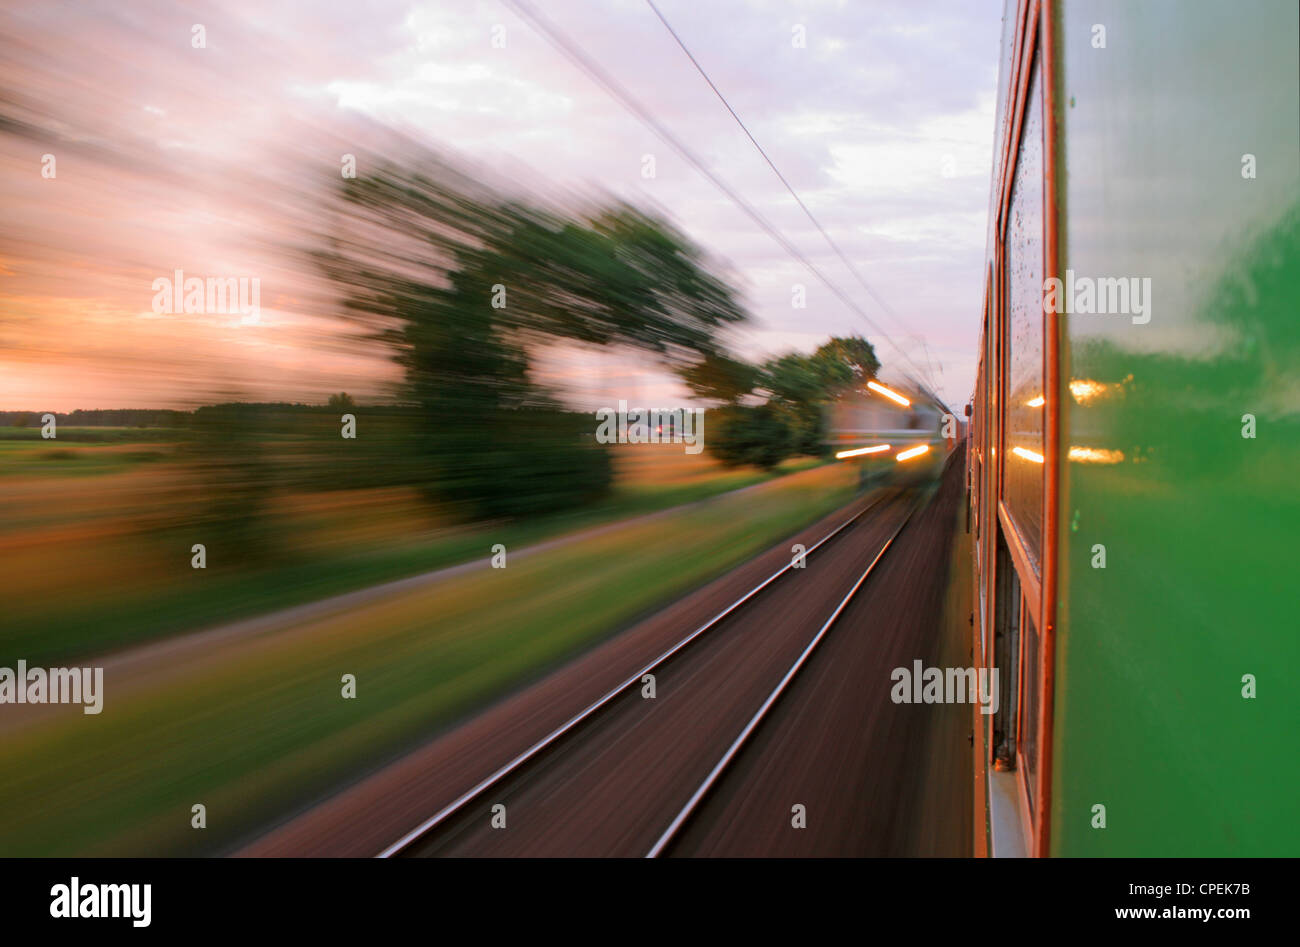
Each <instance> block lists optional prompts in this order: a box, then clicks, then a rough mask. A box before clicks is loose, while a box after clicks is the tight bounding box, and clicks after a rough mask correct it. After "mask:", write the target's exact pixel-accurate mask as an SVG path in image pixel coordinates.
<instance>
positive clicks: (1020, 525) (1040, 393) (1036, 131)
mask: <svg viewBox="0 0 1300 947" xmlns="http://www.w3.org/2000/svg"><path fill="white" fill-rule="evenodd" d="M1028 93H1029V94H1028V98H1027V100H1026V102H1025V112H1024V119H1023V129H1022V132H1021V136H1020V147H1019V150H1018V152H1017V157H1016V165H1015V177H1014V179H1013V183H1012V189H1011V200H1010V204H1009V205H1008V208H1007V214H1006V228H1007V232H1006V239H1005V248H1006V249H1005V253H1004V265H1005V267H1006V282H1005V285H1006V293H1007V300H1006V307H1007V335H1006V345H1007V358H1006V366H1007V388H1006V396H1005V397H1006V402H1005V410H1006V421H1005V424H1006V428H1005V434H1004V437H1005V450H1004V452H1003V455H1002V463H1003V477H1004V478H1005V486H1004V487H1003V492H1004V496H1005V499H1006V505H1007V512H1008V513H1010V514H1011V518H1012V520H1013V521H1014V522H1015V524H1016V528H1017V531H1018V532H1019V533H1020V535H1021V539H1022V540H1023V542H1024V546H1025V550H1026V552H1027V553H1028V555H1029V560H1030V564H1031V566H1032V567H1033V569H1034V571H1035V572H1036V573H1041V566H1040V561H1041V556H1042V531H1043V463H1044V452H1043V412H1044V410H1045V405H1046V399H1045V395H1046V394H1047V393H1046V392H1044V390H1043V118H1042V111H1043V85H1042V76H1041V74H1040V70H1039V68H1038V57H1037V56H1035V57H1034V60H1033V64H1032V66H1031V67H1030V74H1029V88H1028Z"/></svg>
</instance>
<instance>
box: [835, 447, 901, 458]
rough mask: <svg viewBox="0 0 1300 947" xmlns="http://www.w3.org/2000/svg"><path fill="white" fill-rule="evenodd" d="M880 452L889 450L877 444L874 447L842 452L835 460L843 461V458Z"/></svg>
mask: <svg viewBox="0 0 1300 947" xmlns="http://www.w3.org/2000/svg"><path fill="white" fill-rule="evenodd" d="M882 450H889V445H888V444H877V445H875V446H874V447H859V448H857V449H856V450H842V451H840V452H839V453H838V454H836V455H835V459H836V460H843V459H844V458H845V457H860V456H861V455H863V454H878V453H880V451H882Z"/></svg>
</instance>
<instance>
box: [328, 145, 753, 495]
mask: <svg viewBox="0 0 1300 947" xmlns="http://www.w3.org/2000/svg"><path fill="white" fill-rule="evenodd" d="M430 162H431V170H429V169H426V170H425V171H424V172H417V171H414V170H412V169H411V168H409V167H400V166H398V165H396V164H389V165H387V166H385V167H383V168H381V169H380V170H378V171H377V172H376V173H374V174H372V175H369V176H365V177H360V178H356V179H348V180H345V181H343V182H342V184H341V190H340V191H339V198H340V199H339V202H338V204H339V206H338V208H337V210H338V213H337V215H336V216H337V219H338V225H337V226H336V228H335V230H334V232H333V233H331V234H330V235H329V237H328V240H327V245H326V246H325V247H324V248H323V249H321V250H320V251H319V252H317V253H316V254H315V256H316V260H317V262H318V264H319V265H320V266H321V267H322V268H323V270H324V272H325V273H326V274H327V276H328V277H329V278H330V279H331V280H332V281H333V282H334V283H335V285H336V287H337V288H338V290H339V292H340V294H341V296H342V298H343V300H344V303H345V306H346V308H347V310H348V312H349V313H350V315H351V317H352V318H353V319H354V320H355V321H356V322H357V323H358V324H359V325H361V326H363V327H364V330H365V335H366V337H368V338H370V339H372V340H378V341H380V342H383V343H385V344H387V345H388V346H390V347H391V349H392V352H393V357H394V358H395V359H396V361H397V362H398V363H399V364H400V365H402V366H403V368H404V369H405V373H406V375H405V386H404V392H403V394H404V399H405V400H406V401H407V402H408V403H409V404H411V405H412V406H413V408H414V411H415V414H416V416H417V419H418V429H417V432H416V433H415V434H414V435H413V437H412V438H411V440H410V441H409V443H408V444H407V445H406V447H407V451H408V453H411V454H414V455H415V456H418V457H419V458H420V460H421V461H422V464H421V466H420V469H419V471H418V473H417V474H416V477H415V479H414V480H412V481H411V482H415V483H418V484H419V485H420V486H421V487H422V488H423V489H424V490H425V491H426V492H427V493H428V494H429V495H430V496H431V497H434V498H437V499H441V500H444V501H446V502H448V503H449V504H451V505H453V506H454V508H455V510H456V511H458V512H460V513H461V514H463V515H466V516H469V517H473V518H481V517H492V516H502V515H507V516H514V515H526V514H530V513H535V512H542V511H545V510H552V509H559V508H563V507H565V506H572V505H576V504H580V503H584V502H588V501H589V500H591V499H592V498H594V497H598V496H600V495H601V494H603V493H604V492H606V491H607V490H608V488H609V486H610V484H611V483H612V479H613V473H612V466H611V463H610V460H609V457H608V456H606V451H605V448H604V447H603V446H602V445H598V444H596V443H595V441H594V424H593V423H592V421H591V418H590V416H588V415H581V416H568V415H566V413H565V412H564V411H563V410H562V409H561V408H560V406H559V405H558V403H557V402H556V401H555V399H554V398H553V397H552V396H551V395H550V394H549V393H548V392H546V391H544V390H542V389H541V388H540V387H539V386H538V385H537V384H536V383H535V382H534V381H533V379H532V378H531V376H530V371H529V369H530V365H531V360H532V353H533V351H534V350H535V349H536V348H537V347H539V346H540V345H544V344H547V343H550V342H554V341H556V340H561V339H565V340H574V341H578V342H583V343H586V344H592V345H624V346H629V347H633V348H636V349H640V350H643V351H648V352H652V353H654V354H655V355H657V356H659V357H661V358H662V359H663V360H665V361H666V362H668V363H669V364H673V365H675V364H678V363H680V362H681V360H683V359H684V358H685V357H686V356H687V355H688V353H711V352H714V351H716V349H717V346H716V344H715V336H716V334H717V333H718V331H719V330H720V329H721V328H723V327H725V326H727V325H730V324H733V323H737V322H740V321H741V320H742V319H743V318H745V314H744V312H743V310H742V309H741V308H740V305H739V303H738V302H737V300H736V298H735V294H734V293H733V291H732V290H731V288H730V287H729V286H728V285H727V284H726V283H725V282H724V281H723V280H722V279H721V278H720V277H719V276H717V275H715V274H714V273H713V272H712V271H711V269H710V268H709V266H708V264H707V262H706V261H705V260H704V258H703V255H702V254H701V252H700V251H699V249H698V248H697V247H695V246H694V245H693V244H692V243H691V242H690V241H689V240H687V239H686V237H685V236H683V235H682V234H681V233H679V232H678V231H676V230H675V229H674V228H672V227H671V226H670V225H669V224H667V223H666V222H664V221H662V220H659V219H656V218H653V217H650V216H648V215H646V214H644V213H642V212H641V211H639V210H637V209H635V208H633V207H630V206H628V205H626V204H615V205H613V206H611V207H607V208H603V209H600V210H599V211H597V212H596V213H593V214H590V215H588V216H586V217H584V218H580V217H576V216H570V215H564V214H561V213H559V212H556V211H553V210H547V209H542V208H540V207H534V206H529V205H526V204H524V203H522V202H520V201H518V200H514V199H506V198H504V197H503V196H501V195H498V194H496V193H495V192H493V191H491V190H490V189H488V188H486V187H484V186H483V185H481V184H479V183H477V182H472V181H470V180H469V179H467V178H465V177H463V176H461V175H458V174H457V173H455V172H454V171H452V170H451V169H448V168H446V167H443V166H440V165H437V164H436V163H432V159H430Z"/></svg>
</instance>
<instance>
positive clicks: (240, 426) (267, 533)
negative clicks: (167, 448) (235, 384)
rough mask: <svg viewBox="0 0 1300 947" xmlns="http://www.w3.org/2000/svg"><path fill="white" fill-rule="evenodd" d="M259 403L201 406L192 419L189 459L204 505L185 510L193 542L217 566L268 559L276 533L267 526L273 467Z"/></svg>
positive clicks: (213, 565) (188, 445)
mask: <svg viewBox="0 0 1300 947" xmlns="http://www.w3.org/2000/svg"><path fill="white" fill-rule="evenodd" d="M259 407H260V406H258V405H246V404H220V405H213V406H211V407H205V408H200V409H199V410H197V411H195V412H194V414H193V415H192V417H191V419H190V430H191V433H192V438H191V440H190V441H189V442H188V443H187V444H186V445H185V453H186V454H187V455H188V456H189V458H190V459H191V460H192V462H193V464H194V467H195V469H196V472H197V475H198V477H199V481H200V483H201V485H202V495H203V497H204V501H203V506H202V507H201V508H200V509H199V510H197V511H195V512H190V513H187V514H186V522H185V525H186V526H187V527H190V526H192V527H194V529H193V530H192V534H193V536H194V541H195V542H201V543H202V544H203V545H204V546H205V547H206V551H207V565H208V567H210V568H221V567H228V566H233V565H243V564H245V563H247V562H248V561H249V560H255V559H261V558H266V557H269V556H270V555H271V554H272V553H273V551H274V548H275V546H274V533H273V531H272V530H270V529H269V528H268V526H269V518H268V516H267V512H268V509H269V500H270V496H271V492H272V489H273V487H274V479H275V475H274V469H273V467H272V464H271V462H270V460H269V459H268V457H267V454H266V451H267V447H266V436H265V432H264V430H263V428H264V418H265V415H264V413H263V412H261V411H259V410H258V409H259Z"/></svg>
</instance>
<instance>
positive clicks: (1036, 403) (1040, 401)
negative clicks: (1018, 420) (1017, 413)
mask: <svg viewBox="0 0 1300 947" xmlns="http://www.w3.org/2000/svg"><path fill="white" fill-rule="evenodd" d="M1045 404H1047V399H1046V398H1044V397H1043V396H1042V395H1039V396H1038V397H1037V398H1031V399H1030V400H1029V401H1026V402H1025V407H1026V408H1041V407H1042V406H1043V405H1045Z"/></svg>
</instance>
